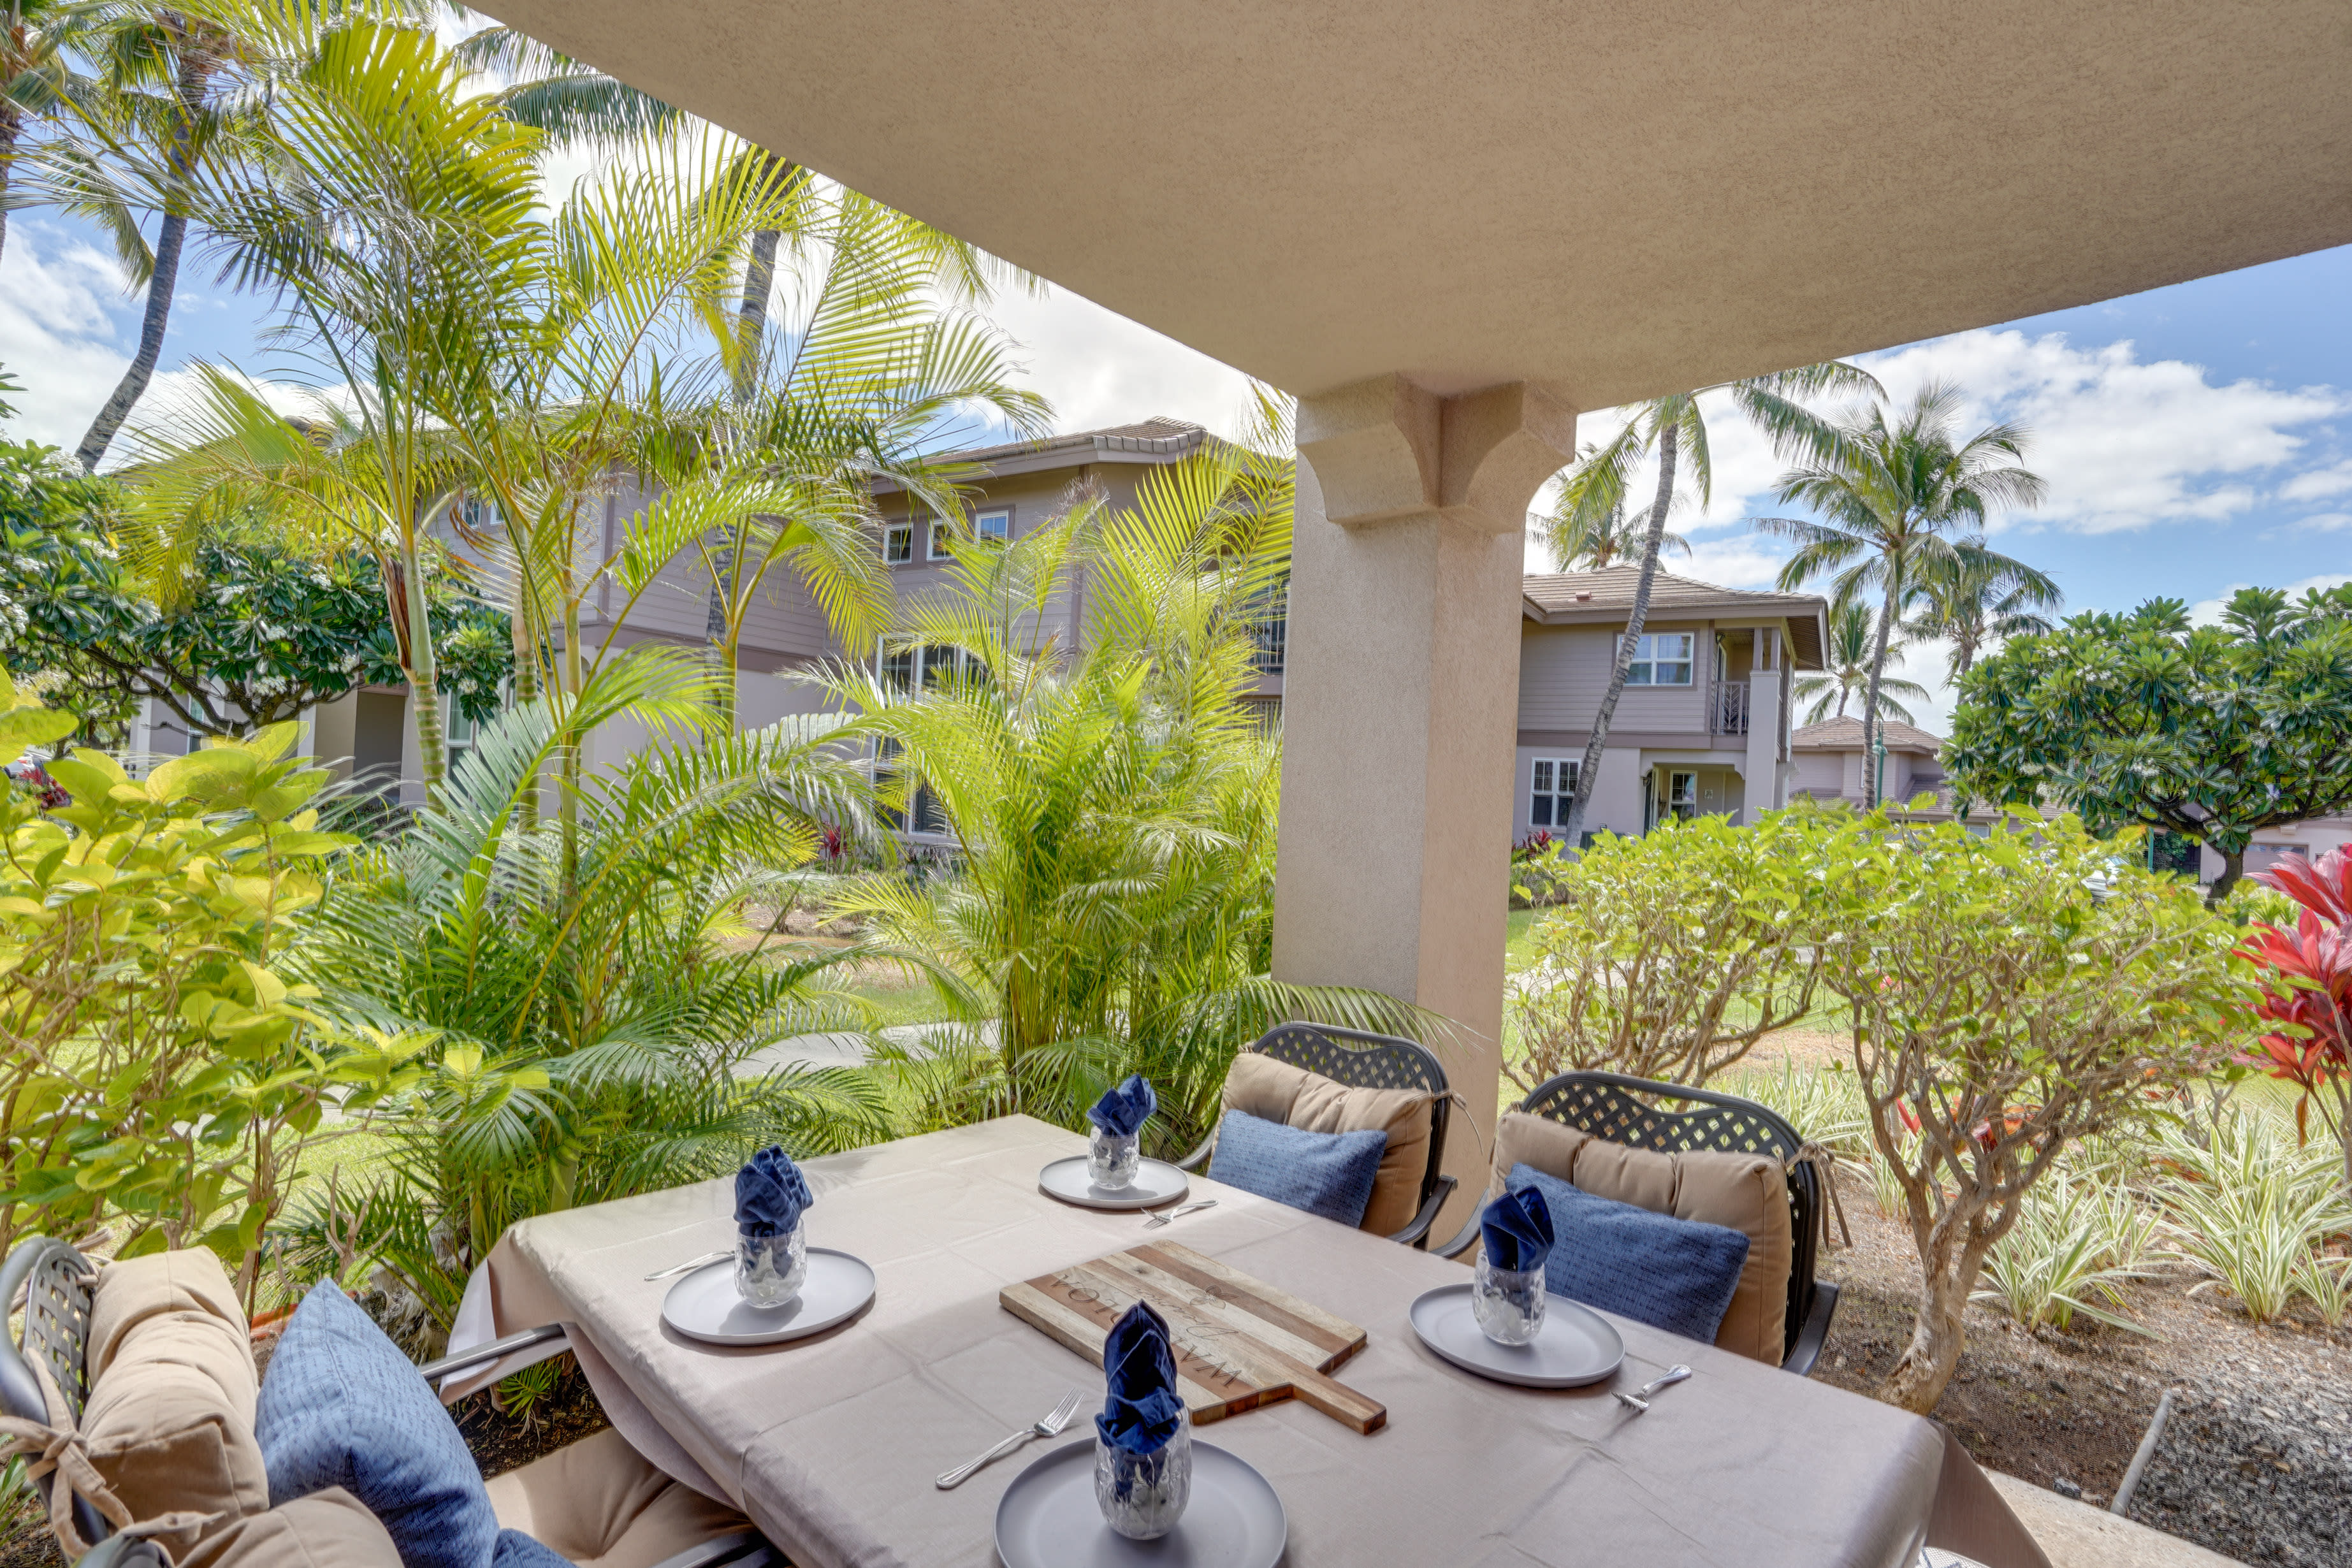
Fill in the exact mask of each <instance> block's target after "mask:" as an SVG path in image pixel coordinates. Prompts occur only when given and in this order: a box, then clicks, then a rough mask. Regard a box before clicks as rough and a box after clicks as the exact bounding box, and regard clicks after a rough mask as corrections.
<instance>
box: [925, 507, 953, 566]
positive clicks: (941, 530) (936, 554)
mask: <svg viewBox="0 0 2352 1568" xmlns="http://www.w3.org/2000/svg"><path fill="white" fill-rule="evenodd" d="M954 533H955V524H954V523H952V522H950V521H948V520H947V519H946V518H943V517H935V518H933V519H931V528H930V543H929V547H928V548H929V553H928V554H926V555H925V556H924V557H923V559H925V560H926V561H948V560H951V559H953V552H951V551H950V550H949V549H948V541H949V540H950V538H951V537H952V536H953V535H954Z"/></svg>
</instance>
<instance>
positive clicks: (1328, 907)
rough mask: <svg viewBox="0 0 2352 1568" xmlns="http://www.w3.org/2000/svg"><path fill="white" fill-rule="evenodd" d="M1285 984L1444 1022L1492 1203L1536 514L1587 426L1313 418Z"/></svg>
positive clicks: (1371, 387) (1500, 391) (1287, 867)
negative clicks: (1526, 558) (1522, 662)
mask: <svg viewBox="0 0 2352 1568" xmlns="http://www.w3.org/2000/svg"><path fill="white" fill-rule="evenodd" d="M1298 448H1299V459H1300V460H1299V465H1298V503H1297V530H1296V540H1295V542H1294V546H1293V552H1294V558H1293V565H1292V575H1291V583H1290V623H1289V638H1290V642H1289V649H1288V657H1287V663H1286V669H1285V671H1284V681H1283V684H1284V693H1283V717H1282V726H1283V763H1282V827H1281V839H1280V844H1279V848H1278V852H1277V856H1276V871H1275V896H1274V973H1275V974H1276V977H1277V978H1279V979H1283V980H1288V981H1294V982H1297V983H1299V984H1326V985H1359V986H1368V987H1370V988H1373V989H1377V990H1381V991H1385V992H1387V993H1388V994H1391V995H1392V996H1396V997H1400V998H1402V999H1403V1000H1406V1001H1409V1002H1413V1003H1416V1004H1418V1005H1421V1006H1423V1007H1426V1008H1429V1009H1430V1010H1432V1011H1433V1012H1436V1013H1440V1014H1443V1015H1444V1016H1446V1017H1447V1018H1449V1019H1451V1020H1453V1022H1454V1025H1455V1029H1454V1037H1453V1038H1452V1039H1451V1040H1450V1041H1448V1042H1446V1043H1444V1044H1443V1045H1441V1046H1440V1047H1439V1055H1440V1056H1441V1057H1442V1058H1444V1062H1445V1068H1446V1073H1447V1076H1448V1077H1449V1078H1450V1079H1452V1081H1453V1084H1454V1089H1457V1090H1458V1091H1460V1093H1461V1094H1462V1096H1463V1098H1464V1099H1465V1100H1466V1101H1468V1103H1469V1107H1470V1110H1469V1114H1468V1115H1466V1116H1465V1115H1464V1114H1463V1113H1462V1111H1461V1110H1459V1109H1458V1108H1457V1109H1456V1110H1455V1111H1454V1116H1453V1128H1454V1131H1453V1134H1452V1136H1451V1137H1450V1138H1449V1139H1448V1141H1447V1149H1446V1152H1445V1167H1444V1168H1445V1169H1446V1170H1447V1171H1448V1172H1450V1173H1453V1174H1454V1176H1456V1177H1458V1178H1459V1179H1460V1181H1461V1190H1460V1192H1459V1194H1457V1196H1456V1198H1455V1201H1454V1203H1453V1204H1452V1205H1449V1206H1448V1208H1447V1210H1446V1213H1445V1214H1444V1215H1442V1216H1441V1218H1440V1220H1439V1225H1438V1231H1439V1236H1438V1237H1437V1239H1441V1240H1442V1239H1444V1237H1446V1236H1450V1235H1451V1234H1452V1233H1453V1231H1454V1229H1456V1228H1458V1227H1459V1226H1460V1225H1461V1224H1462V1223H1463V1222H1464V1221H1465V1219H1466V1217H1467V1216H1468V1215H1469V1213H1470V1212H1471V1205H1473V1204H1475V1201H1476V1199H1477V1196H1478V1194H1479V1193H1480V1192H1481V1191H1482V1190H1483V1189H1484V1187H1485V1185H1486V1158H1487V1151H1488V1150H1489V1149H1490V1148H1491V1145H1492V1141H1493V1137H1494V1127H1495V1115H1496V1110H1495V1108H1496V1103H1497V1100H1498V1099H1499V1089H1498V1084H1499V1080H1500V1078H1501V1073H1502V1048H1501V1039H1502V1010H1503V948H1504V942H1505V940H1506V921H1507V916H1508V913H1509V885H1510V883H1509V877H1510V872H1509V864H1510V846H1511V823H1512V811H1511V804H1512V801H1511V797H1512V789H1513V776H1514V763H1515V759H1516V755H1517V752H1516V746H1517V734H1518V702H1519V680H1518V676H1519V623H1520V605H1521V588H1520V580H1521V577H1522V574H1523V572H1524V566H1523V552H1524V545H1523V534H1524V531H1525V527H1526V516H1527V507H1528V501H1529V500H1532V499H1533V498H1534V496H1535V492H1536V489H1537V488H1538V486H1540V485H1541V484H1542V483H1543V482H1544V480H1545V479H1548V478H1549V477H1550V476H1551V475H1552V474H1553V473H1554V472H1556V471H1558V470H1559V468H1561V467H1563V466H1564V465H1566V464H1567V463H1568V462H1569V461H1570V459H1571V458H1572V457H1573V456H1574V454H1575V449H1576V411H1575V409H1574V408H1572V407H1571V406H1570V405H1569V403H1568V402H1567V400H1566V399H1565V398H1563V397H1561V396H1560V395H1559V394H1558V393H1557V392H1556V391H1554V390H1552V389H1550V388H1548V387H1544V386H1540V385H1537V384H1524V383H1521V384H1509V385H1504V386H1496V387H1489V388H1487V389H1486V390H1484V391H1480V392H1474V393H1467V394H1464V395H1459V396H1454V397H1439V396H1437V395H1433V394H1432V393H1430V392H1428V391H1427V390H1425V389H1423V388H1422V387H1420V386H1418V385H1416V384H1413V383H1412V381H1410V380H1409V379H1407V378H1406V377H1404V376H1402V375H1391V376H1381V377H1377V378H1375V379H1373V380H1371V381H1368V382H1362V383H1359V384H1356V385H1354V386H1350V387H1346V388H1342V389H1341V390H1339V391H1338V392H1335V393H1330V394H1328V395H1324V396H1320V397H1315V398H1308V399H1306V400H1303V401H1302V402H1301V403H1300V405H1299V409H1298Z"/></svg>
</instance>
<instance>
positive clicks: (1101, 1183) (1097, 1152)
mask: <svg viewBox="0 0 2352 1568" xmlns="http://www.w3.org/2000/svg"><path fill="white" fill-rule="evenodd" d="M1142 1167H1143V1148H1142V1138H1141V1135H1140V1134H1139V1133H1134V1132H1125V1133H1120V1132H1106V1131H1103V1130H1102V1129H1101V1128H1099V1127H1097V1128H1096V1129H1095V1130H1094V1136H1093V1137H1092V1138H1091V1139H1090V1140H1089V1141H1088V1142H1087V1181H1089V1182H1092V1183H1093V1184H1095V1185H1096V1186H1097V1187H1108V1188H1109V1189H1111V1190H1112V1191H1114V1192H1116V1191H1118V1189H1119V1188H1121V1187H1129V1186H1133V1185H1134V1184H1135V1173H1136V1172H1137V1171H1139V1170H1140V1169H1142Z"/></svg>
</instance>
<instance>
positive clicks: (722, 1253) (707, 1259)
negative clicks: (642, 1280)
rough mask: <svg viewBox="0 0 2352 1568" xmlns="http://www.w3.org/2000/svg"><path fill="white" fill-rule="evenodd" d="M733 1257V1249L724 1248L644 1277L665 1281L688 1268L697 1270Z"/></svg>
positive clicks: (657, 1269)
mask: <svg viewBox="0 0 2352 1568" xmlns="http://www.w3.org/2000/svg"><path fill="white" fill-rule="evenodd" d="M734 1256H735V1249H734V1248H733V1247H724V1248H722V1249H720V1250H719V1251H717V1252H706V1253H704V1254H703V1255H702V1256H701V1257H699V1258H688V1259H687V1260H686V1261H685V1262H683V1263H673V1264H671V1265H670V1266H669V1267H668V1268H656V1269H655V1270H654V1271H653V1272H652V1273H651V1274H648V1275H646V1279H668V1278H669V1277H670V1276H671V1275H673V1274H683V1273H685V1272H686V1271H687V1270H688V1269H689V1268H701V1267H702V1266H703V1265H704V1264H706V1263H716V1262H718V1261H719V1259H720V1258H732V1257H734Z"/></svg>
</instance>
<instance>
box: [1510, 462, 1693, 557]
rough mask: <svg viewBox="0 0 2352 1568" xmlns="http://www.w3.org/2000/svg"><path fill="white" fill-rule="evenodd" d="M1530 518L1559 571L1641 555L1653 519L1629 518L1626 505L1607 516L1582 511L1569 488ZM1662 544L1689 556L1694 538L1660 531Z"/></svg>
mask: <svg viewBox="0 0 2352 1568" xmlns="http://www.w3.org/2000/svg"><path fill="white" fill-rule="evenodd" d="M1597 449H1598V448H1596V447H1586V448H1585V449H1584V450H1583V451H1582V452H1581V453H1580V454H1579V455H1578V460H1579V461H1585V460H1589V459H1590V458H1591V457H1592V455H1593V453H1594V452H1595V451H1596V450H1597ZM1530 521H1535V522H1536V523H1537V525H1538V527H1540V528H1541V529H1542V530H1543V533H1544V543H1545V545H1546V547H1547V548H1549V550H1550V552H1551V560H1552V569H1553V570H1554V571H1556V572H1600V571H1604V570H1606V569H1607V568H1609V567H1612V566H1614V565H1616V564H1617V563H1619V562H1620V561H1622V560H1631V559H1634V558H1637V557H1639V556H1640V554H1641V552H1642V542H1643V535H1644V533H1645V531H1646V530H1647V528H1648V521H1649V520H1648V519H1647V518H1646V517H1637V518H1628V517H1627V516H1626V515H1625V509H1624V507H1623V506H1622V505H1621V506H1619V507H1617V508H1616V509H1615V510H1612V511H1610V512H1608V513H1607V514H1605V515H1603V516H1600V517H1591V516H1584V515H1581V514H1580V513H1579V512H1578V510H1577V509H1576V506H1575V503H1574V498H1573V497H1572V496H1571V495H1570V492H1569V491H1568V490H1567V489H1565V488H1563V489H1561V490H1560V492H1559V497H1558V498H1557V499H1556V500H1554V501H1553V503H1552V509H1551V510H1550V511H1549V513H1547V514H1545V515H1543V516H1542V517H1541V518H1540V519H1531V520H1530ZM1658 545H1659V549H1660V551H1661V552H1667V551H1671V552H1675V553H1677V554H1681V555H1685V556H1687V555H1689V554H1690V552H1691V543H1690V541H1689V540H1687V539H1685V538H1684V537H1683V536H1682V535H1681V534H1679V533H1673V532H1668V533H1663V534H1660V535H1659V536H1658Z"/></svg>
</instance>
